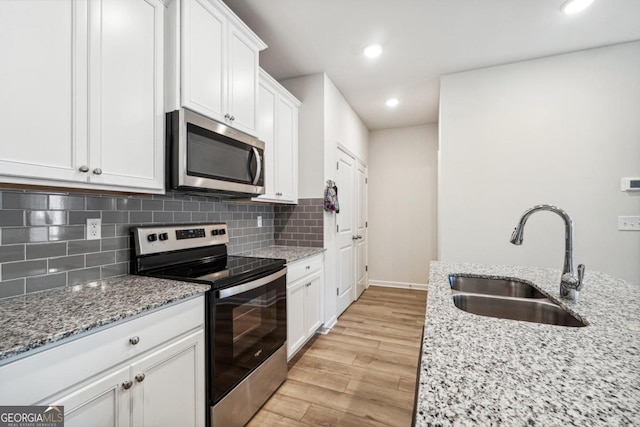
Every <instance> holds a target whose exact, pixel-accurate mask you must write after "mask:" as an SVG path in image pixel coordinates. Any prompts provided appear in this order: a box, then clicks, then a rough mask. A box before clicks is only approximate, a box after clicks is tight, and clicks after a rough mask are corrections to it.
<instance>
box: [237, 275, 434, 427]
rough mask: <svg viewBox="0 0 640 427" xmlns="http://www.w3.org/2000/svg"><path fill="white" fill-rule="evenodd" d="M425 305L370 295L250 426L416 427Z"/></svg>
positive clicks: (415, 298)
mask: <svg viewBox="0 0 640 427" xmlns="http://www.w3.org/2000/svg"><path fill="white" fill-rule="evenodd" d="M426 297H427V293H426V292H424V291H412V290H406V289H393V288H383V287H378V286H372V287H370V288H369V289H367V290H366V291H364V293H363V294H362V296H361V297H360V298H359V299H358V301H356V302H354V303H353V304H351V306H350V307H349V308H348V309H347V310H346V311H345V312H344V313H343V314H342V315H341V316H340V318H339V319H338V323H337V324H336V326H334V328H333V329H332V330H331V331H330V332H329V333H328V334H327V335H316V337H315V338H312V340H311V341H310V342H309V343H307V344H306V345H305V346H304V347H303V348H302V349H301V350H300V351H299V352H298V354H296V356H295V357H294V358H293V359H292V360H291V361H290V362H289V375H288V377H287V380H286V381H285V382H284V384H282V386H281V387H280V388H279V389H278V391H277V392H276V393H275V394H274V395H273V396H272V397H271V399H269V401H267V403H265V405H264V406H263V407H262V409H261V410H260V411H259V412H258V413H257V414H256V415H255V416H254V417H253V419H252V420H251V421H250V422H249V424H248V426H249V427H266V426H278V427H280V426H336V427H338V426H339V427H351V426H353V427H363V426H377V427H382V426H398V427H409V426H410V425H411V419H412V416H413V401H414V393H415V382H416V372H417V366H418V358H419V352H420V339H421V336H422V325H423V323H424V315H425V302H426Z"/></svg>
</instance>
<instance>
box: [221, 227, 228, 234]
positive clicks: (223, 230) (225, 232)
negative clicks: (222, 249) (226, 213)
mask: <svg viewBox="0 0 640 427" xmlns="http://www.w3.org/2000/svg"><path fill="white" fill-rule="evenodd" d="M225 234H227V230H225V229H224V228H221V229H220V235H221V236H222V235H225Z"/></svg>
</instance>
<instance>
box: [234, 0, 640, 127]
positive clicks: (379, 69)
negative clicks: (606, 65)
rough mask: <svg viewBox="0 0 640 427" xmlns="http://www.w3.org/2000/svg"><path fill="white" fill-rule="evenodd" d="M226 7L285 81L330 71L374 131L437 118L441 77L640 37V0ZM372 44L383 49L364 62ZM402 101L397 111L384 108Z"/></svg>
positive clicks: (324, 0)
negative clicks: (584, 5)
mask: <svg viewBox="0 0 640 427" xmlns="http://www.w3.org/2000/svg"><path fill="white" fill-rule="evenodd" d="M563 2H564V0H225V3H226V4H227V5H228V6H229V7H230V8H231V9H232V10H233V11H234V12H235V13H236V14H237V15H238V16H239V17H240V18H241V19H242V20H243V21H244V22H245V23H246V24H247V25H249V27H251V29H252V30H253V31H254V32H255V33H256V34H257V35H258V36H259V37H260V38H261V39H262V40H263V41H264V42H265V43H267V45H268V46H269V47H268V48H267V49H266V50H265V51H263V52H262V53H261V54H260V65H261V66H262V68H264V69H265V70H266V71H267V72H268V73H269V74H271V75H272V76H273V77H274V78H275V79H277V80H283V79H287V78H290V77H297V76H302V75H307V74H313V73H319V72H325V73H326V74H327V75H328V77H329V78H330V79H331V81H333V83H334V84H335V85H336V87H337V88H338V90H340V92H341V93H342V95H343V96H344V97H345V98H346V100H347V102H349V104H350V105H351V106H352V107H353V109H354V110H355V111H356V113H357V114H358V115H359V116H360V118H361V119H362V120H363V122H364V123H365V125H366V126H367V128H369V129H370V130H376V129H385V128H393V127H401V126H414V125H421V124H427V123H435V122H437V121H438V100H439V92H440V83H439V78H440V76H442V75H445V74H450V73H456V72H460V71H466V70H473V69H478V68H483V67H489V66H493V65H498V64H506V63H511V62H516V61H522V60H526V59H532V58H539V57H544V56H549V55H556V54H560V53H566V52H571V51H576V50H582V49H586V48H591V47H597V46H604V45H608V44H614V43H620V42H626V41H632V40H638V39H640V1H638V0H595V2H594V3H593V5H592V6H591V7H590V8H588V9H587V10H585V11H584V12H582V13H580V14H577V15H565V14H563V13H562V12H560V6H561V5H562V3H563ZM369 43H380V44H382V45H383V46H384V51H383V53H382V55H381V56H380V57H378V58H377V59H374V60H372V59H368V58H366V57H364V56H363V55H362V49H363V48H364V47H365V46H366V45H367V44H369ZM391 97H395V98H398V99H399V100H400V104H399V105H398V106H397V107H395V108H394V109H390V108H389V107H387V106H386V105H385V101H386V100H387V99H388V98H391Z"/></svg>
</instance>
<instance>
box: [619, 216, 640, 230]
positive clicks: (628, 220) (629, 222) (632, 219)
mask: <svg viewBox="0 0 640 427" xmlns="http://www.w3.org/2000/svg"><path fill="white" fill-rule="evenodd" d="M618 230H622V231H640V216H619V217H618Z"/></svg>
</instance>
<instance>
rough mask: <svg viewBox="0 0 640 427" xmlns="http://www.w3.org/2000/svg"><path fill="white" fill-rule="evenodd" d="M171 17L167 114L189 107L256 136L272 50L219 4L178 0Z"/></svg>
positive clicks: (210, 1) (168, 32) (168, 51)
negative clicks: (263, 62)
mask: <svg viewBox="0 0 640 427" xmlns="http://www.w3.org/2000/svg"><path fill="white" fill-rule="evenodd" d="M168 16H169V19H168V21H167V22H168V25H167V30H168V31H167V53H168V54H169V55H170V57H169V61H168V70H167V76H168V80H167V81H168V88H167V91H168V92H170V93H171V94H170V95H169V98H168V103H167V111H173V110H176V109H178V108H180V107H186V108H188V109H190V110H193V111H195V112H198V113H200V114H202V115H205V116H207V117H210V118H212V119H215V120H218V121H219V122H221V123H225V124H226V125H228V126H231V127H234V128H236V129H238V130H240V131H242V132H246V133H249V134H252V135H255V134H256V123H257V99H258V56H259V53H260V51H261V50H263V49H265V48H266V47H267V46H266V45H265V44H264V43H263V42H262V41H261V40H260V39H259V38H258V37H257V36H256V35H255V34H254V33H253V32H252V31H251V30H250V29H249V28H248V27H247V26H246V25H245V24H244V23H243V22H242V21H241V20H240V19H239V18H238V17H237V16H236V15H235V14H234V13H233V12H232V11H231V10H230V9H229V8H228V7H227V6H226V5H225V4H224V3H222V2H221V1H219V0H175V1H174V2H173V3H172V4H171V6H170V12H169V15H168Z"/></svg>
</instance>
